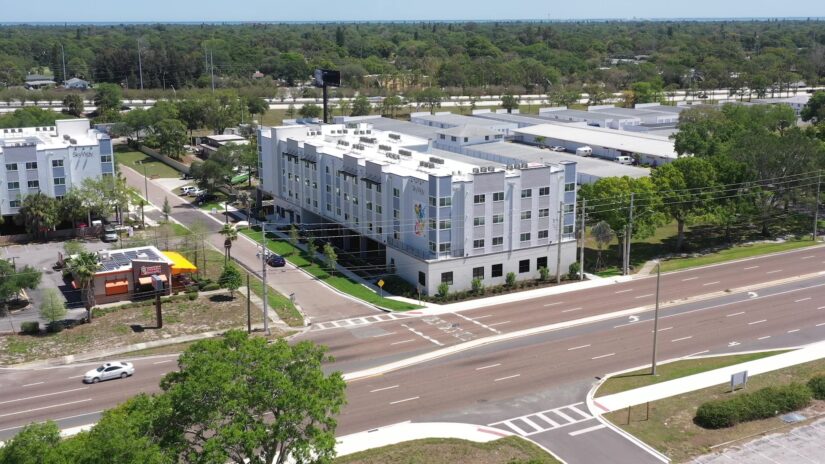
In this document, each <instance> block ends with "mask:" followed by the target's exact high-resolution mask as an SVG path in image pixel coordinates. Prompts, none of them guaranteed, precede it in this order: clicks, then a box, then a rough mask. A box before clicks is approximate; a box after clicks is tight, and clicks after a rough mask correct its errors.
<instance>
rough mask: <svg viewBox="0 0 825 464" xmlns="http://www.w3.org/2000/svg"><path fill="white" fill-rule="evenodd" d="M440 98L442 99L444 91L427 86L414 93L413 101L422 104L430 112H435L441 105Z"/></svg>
mask: <svg viewBox="0 0 825 464" xmlns="http://www.w3.org/2000/svg"><path fill="white" fill-rule="evenodd" d="M442 100H444V92H442V91H441V89H438V88H435V87H428V88H426V89H424V90H422V91H420V92H417V93H416V94H415V102H416V103H418V104H419V105H424V106H425V107H426V108H428V109H429V111H430V113H431V114H435V109H436V108H440V107H441V101H442Z"/></svg>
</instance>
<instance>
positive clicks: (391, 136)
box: [390, 134, 401, 140]
mask: <svg viewBox="0 0 825 464" xmlns="http://www.w3.org/2000/svg"><path fill="white" fill-rule="evenodd" d="M390 138H391V139H393V140H401V136H400V135H398V134H390Z"/></svg>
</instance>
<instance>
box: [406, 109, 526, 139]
mask: <svg viewBox="0 0 825 464" xmlns="http://www.w3.org/2000/svg"><path fill="white" fill-rule="evenodd" d="M410 121H411V122H414V123H416V124H421V125H423V126H430V127H435V128H438V129H449V128H451V127H462V126H474V127H480V128H483V129H487V130H491V131H494V132H498V133H499V134H502V135H504V136H505V137H507V136H509V135H511V132H512V131H513V130H515V129H518V124H515V123H510V122H503V121H492V120H486V119H481V118H473V117H471V116H464V115H461V114H453V113H448V112H441V113H435V114H430V113H427V112H423V113H410Z"/></svg>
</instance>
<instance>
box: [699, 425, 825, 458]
mask: <svg viewBox="0 0 825 464" xmlns="http://www.w3.org/2000/svg"><path fill="white" fill-rule="evenodd" d="M823 443H825V419H819V420H817V421H815V422H812V423H811V424H809V425H805V426H802V427H799V428H796V429H793V430H790V431H788V432H785V433H774V434H770V435H766V436H764V437H762V438H759V439H756V440H753V441H749V442H747V443H743V444H741V445H736V446H731V447H730V448H727V449H725V450H724V451H721V452H719V453H714V454H706V455H704V456H699V457H697V458H696V459H694V460H693V461H691V462H692V463H693V464H733V463H743V462H746V463H748V464H797V463H807V464H811V463H814V464H820V463H825V448H823V445H822V444H823Z"/></svg>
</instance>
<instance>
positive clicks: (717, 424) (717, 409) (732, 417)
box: [693, 398, 739, 429]
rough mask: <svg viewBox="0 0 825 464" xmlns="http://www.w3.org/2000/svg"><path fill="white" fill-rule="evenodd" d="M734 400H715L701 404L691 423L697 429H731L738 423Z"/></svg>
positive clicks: (737, 410) (737, 408)
mask: <svg viewBox="0 0 825 464" xmlns="http://www.w3.org/2000/svg"><path fill="white" fill-rule="evenodd" d="M734 400H736V398H735V399H734ZM734 400H717V401H708V402H707V403H703V404H702V405H700V406H699V408H698V409H697V410H696V416H695V417H694V419H693V421H694V422H695V423H696V425H698V426H699V427H704V428H706V429H723V428H725V427H733V426H734V425H736V424H738V423H739V407H738V405H737V404H736V401H734Z"/></svg>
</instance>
